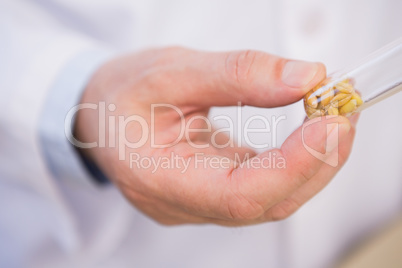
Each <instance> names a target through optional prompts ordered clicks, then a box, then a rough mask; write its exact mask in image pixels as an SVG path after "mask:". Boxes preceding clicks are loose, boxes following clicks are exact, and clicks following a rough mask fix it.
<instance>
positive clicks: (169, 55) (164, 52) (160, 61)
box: [154, 46, 186, 66]
mask: <svg viewBox="0 0 402 268" xmlns="http://www.w3.org/2000/svg"><path fill="white" fill-rule="evenodd" d="M185 51H186V50H185V49H184V48H182V47H180V46H169V47H164V48H161V49H159V50H158V51H157V53H156V54H155V56H156V57H155V62H154V64H155V65H156V66H166V65H170V64H172V63H173V62H175V61H176V60H177V58H178V57H180V55H181V54H183V53H185Z"/></svg>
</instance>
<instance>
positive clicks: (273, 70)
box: [179, 50, 326, 107]
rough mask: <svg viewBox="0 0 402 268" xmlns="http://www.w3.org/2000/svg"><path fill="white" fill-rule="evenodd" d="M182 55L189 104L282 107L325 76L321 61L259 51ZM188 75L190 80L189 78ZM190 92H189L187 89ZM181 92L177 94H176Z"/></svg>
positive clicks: (300, 95) (294, 100) (185, 97)
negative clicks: (292, 58) (303, 59)
mask: <svg viewBox="0 0 402 268" xmlns="http://www.w3.org/2000/svg"><path fill="white" fill-rule="evenodd" d="M186 54H187V55H188V57H182V58H181V59H182V60H183V61H185V62H183V64H185V65H186V66H187V68H185V75H186V79H182V80H181V81H185V82H186V81H187V82H188V81H190V82H191V83H192V84H191V85H187V87H186V90H184V91H182V93H183V92H185V93H191V94H186V96H183V98H184V99H186V100H187V101H188V102H191V103H192V104H201V105H204V106H230V105H237V104H238V102H241V103H242V104H244V105H251V106H258V107H276V106H283V105H287V104H290V103H293V102H296V101H298V100H300V99H301V98H302V97H303V96H304V94H306V93H307V92H308V91H309V90H310V89H311V88H313V87H314V86H315V85H317V84H318V83H319V82H320V81H322V80H323V79H324V78H325V76H326V70H325V66H324V65H323V64H322V63H314V62H305V61H297V60H289V59H285V58H281V57H279V56H275V55H272V54H268V53H264V52H260V51H252V50H247V51H235V52H223V53H208V52H197V51H188V52H187V53H186ZM189 78H190V79H189ZM188 91H191V92H188ZM179 94H180V93H179Z"/></svg>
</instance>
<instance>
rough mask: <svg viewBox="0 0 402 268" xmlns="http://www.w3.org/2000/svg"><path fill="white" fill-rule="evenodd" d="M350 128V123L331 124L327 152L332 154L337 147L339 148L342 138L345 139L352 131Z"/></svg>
mask: <svg viewBox="0 0 402 268" xmlns="http://www.w3.org/2000/svg"><path fill="white" fill-rule="evenodd" d="M350 127H351V126H350V124H348V123H343V124H338V123H332V124H330V129H329V131H328V136H327V146H326V148H325V151H326V152H332V151H333V150H334V149H335V148H336V147H338V145H339V142H340V140H341V137H344V136H345V135H346V134H347V133H348V132H349V131H350Z"/></svg>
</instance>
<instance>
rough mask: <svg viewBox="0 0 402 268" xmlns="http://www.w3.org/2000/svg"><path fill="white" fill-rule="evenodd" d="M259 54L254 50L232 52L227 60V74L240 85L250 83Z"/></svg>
mask: <svg viewBox="0 0 402 268" xmlns="http://www.w3.org/2000/svg"><path fill="white" fill-rule="evenodd" d="M258 53H259V52H257V51H253V50H244V51H236V52H230V53H229V54H228V56H227V59H226V72H227V73H228V75H229V77H230V78H232V79H233V80H235V81H236V82H238V83H244V82H248V81H250V74H251V73H252V71H253V69H254V65H255V59H256V57H257V56H258Z"/></svg>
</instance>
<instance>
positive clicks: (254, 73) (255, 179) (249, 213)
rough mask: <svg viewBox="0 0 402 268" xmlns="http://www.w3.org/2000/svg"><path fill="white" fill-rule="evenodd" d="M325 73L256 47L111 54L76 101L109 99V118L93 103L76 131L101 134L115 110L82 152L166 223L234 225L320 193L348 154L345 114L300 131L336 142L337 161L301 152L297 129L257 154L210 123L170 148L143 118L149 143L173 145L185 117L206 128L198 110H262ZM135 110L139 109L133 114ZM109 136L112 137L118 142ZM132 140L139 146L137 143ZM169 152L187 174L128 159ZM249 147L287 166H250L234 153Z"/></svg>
mask: <svg viewBox="0 0 402 268" xmlns="http://www.w3.org/2000/svg"><path fill="white" fill-rule="evenodd" d="M325 75H326V72H325V67H324V66H323V65H322V64H320V63H305V62H297V61H289V60H287V59H283V58H280V57H277V56H274V55H270V54H266V53H263V52H255V51H240V52H228V53H207V52H198V51H192V50H187V49H183V48H166V49H156V50H149V51H144V52H141V53H138V54H133V55H128V56H124V57H120V58H116V59H114V60H112V61H110V62H108V63H106V64H105V65H103V66H102V67H101V68H100V69H99V70H98V71H97V72H96V73H95V75H94V76H93V77H92V79H91V81H90V82H89V84H88V86H87V88H86V90H85V92H84V94H83V97H82V101H81V102H82V103H95V104H99V102H106V107H109V108H112V109H106V123H105V124H101V125H99V124H98V121H99V120H98V111H95V110H91V109H82V110H80V111H79V112H78V114H77V120H76V138H77V139H78V140H80V141H82V142H94V141H99V138H101V137H100V134H99V133H103V132H104V131H105V128H107V127H106V126H109V123H110V122H112V123H113V121H110V120H109V118H111V117H114V118H115V122H116V125H119V127H116V128H115V129H108V128H107V131H106V136H105V138H106V139H105V140H106V144H105V145H106V146H105V147H101V146H98V147H95V148H91V149H82V151H83V153H84V154H85V155H86V156H87V157H88V158H90V159H91V160H92V161H94V162H95V163H96V164H97V165H98V166H99V167H100V168H101V169H102V170H103V171H104V173H105V174H106V175H107V176H108V177H109V178H110V179H111V180H112V181H113V182H114V183H115V185H116V186H117V187H118V188H119V189H120V190H121V192H122V193H123V194H124V195H125V196H126V198H127V199H128V200H129V201H130V202H131V203H132V204H133V205H134V206H136V207H137V208H138V209H140V210H141V211H143V212H144V213H146V214H147V215H149V216H150V217H152V218H153V219H155V220H156V221H158V222H160V223H162V224H168V225H171V224H180V223H216V224H221V225H228V226H229V225H230V226H233V225H246V224H254V223H260V222H265V221H273V220H280V219H284V218H286V217H288V216H289V215H291V214H292V213H293V212H294V211H296V210H297V209H298V208H299V207H300V206H301V205H302V204H304V203H305V202H306V201H307V200H309V199H310V198H311V197H312V196H314V195H315V194H316V193H317V192H319V191H320V190H321V189H322V188H323V187H324V186H325V185H326V184H327V183H328V182H329V181H330V180H331V178H332V177H333V176H334V175H335V174H336V172H337V171H338V170H339V169H340V167H341V166H342V164H343V163H344V162H345V161H346V159H347V157H348V155H349V153H350V150H351V147H352V142H353V137H354V132H355V131H354V127H353V126H352V125H351V123H350V121H349V120H348V119H347V118H344V117H341V116H339V117H333V118H329V119H325V118H322V119H321V118H318V119H315V120H316V121H317V122H315V123H314V124H312V125H310V126H309V127H308V128H306V129H305V131H304V133H303V138H304V142H305V144H308V146H309V147H311V148H315V149H316V150H317V151H321V152H325V148H326V149H327V151H326V152H328V151H329V150H332V153H328V154H327V155H326V156H325V157H327V158H331V157H337V156H338V155H339V164H338V165H337V166H336V167H331V166H329V165H327V164H326V163H324V161H322V160H325V159H321V160H320V159H317V158H316V157H314V156H313V155H311V154H310V153H309V152H308V151H307V150H306V148H305V146H303V142H302V127H300V128H299V129H297V130H296V131H295V132H294V133H293V134H291V135H290V136H289V137H288V139H287V140H286V141H285V142H284V144H283V145H282V147H281V148H280V149H272V150H269V151H266V152H263V153H261V154H258V155H255V153H254V152H253V151H252V150H251V149H249V148H245V147H240V148H236V147H233V146H226V147H225V148H219V147H220V146H219V144H220V145H223V144H226V143H227V142H228V141H229V140H228V139H229V138H228V137H226V136H225V135H223V134H222V133H221V134H219V135H213V133H214V132H213V130H211V131H204V132H191V133H189V135H187V136H188V137H187V138H186V137H184V136H183V137H182V138H181V139H180V141H179V142H178V143H176V144H175V145H173V146H170V147H168V148H153V147H155V146H151V139H150V133H145V132H143V131H144V126H150V125H151V121H152V117H153V116H154V122H155V123H154V125H155V129H154V131H153V134H154V141H155V144H169V143H174V142H175V140H176V139H177V137H180V134H181V131H182V123H183V122H184V123H189V122H191V123H192V124H191V128H192V129H194V128H198V129H208V127H209V126H208V123H207V122H206V121H205V120H203V119H202V118H203V117H205V116H207V115H208V110H209V108H210V107H211V106H233V105H237V104H238V102H239V101H241V103H242V104H243V105H251V106H258V107H266V108H269V107H277V106H282V105H287V104H290V103H293V102H295V101H298V100H300V99H301V98H302V97H303V96H304V94H305V93H306V92H307V91H308V90H309V89H311V88H312V87H314V86H315V85H316V84H318V83H319V82H320V81H321V80H322V79H324V78H325ZM160 103H164V104H170V105H172V106H174V107H177V109H178V110H179V111H180V112H182V113H183V118H184V121H183V120H182V118H180V115H179V113H178V111H177V110H174V109H173V108H169V107H157V108H155V107H154V108H155V109H154V113H152V112H151V105H152V104H160ZM109 104H114V105H115V107H112V106H108V105H109ZM113 108H115V110H113ZM110 110H112V111H110ZM132 115H135V117H131V119H130V118H129V116H132ZM119 116H120V118H119ZM123 116H124V117H123ZM139 118H142V119H143V120H142V121H141V120H140V119H139ZM129 119H130V120H132V121H131V122H130V123H128V122H129ZM356 119H357V118H354V119H353V120H354V122H355V121H356ZM124 120H126V121H124ZM141 124H142V125H141ZM329 124H331V126H338V128H336V129H337V130H338V132H336V131H332V132H331V133H332V135H331V134H330V135H329V136H328V139H327V125H329ZM112 125H113V124H112ZM99 128H100V131H99ZM334 129H335V128H334ZM334 129H333V130H334ZM335 133H336V135H335ZM110 140H113V141H114V142H116V146H115V147H113V146H111V145H113V142H112V143H110ZM326 140H327V143H328V144H326ZM142 141H143V142H142ZM338 141H339V147H338V146H337V142H338ZM137 142H138V144H139V143H143V145H142V146H134V143H137ZM229 142H230V141H229ZM98 145H99V144H98ZM125 145H128V146H125ZM195 145H201V147H202V145H204V146H205V147H206V146H208V147H207V148H195ZM326 145H327V147H325V146H326ZM130 147H132V148H130ZM172 154H173V155H176V156H180V157H181V159H182V160H183V161H187V163H189V165H188V168H187V169H186V170H185V171H184V172H183V166H180V167H177V166H176V167H172V166H170V167H165V168H161V167H159V168H157V169H156V170H155V169H154V167H153V166H151V167H150V168H144V167H141V168H139V167H138V166H137V165H134V166H133V162H135V161H133V157H134V158H135V159H136V160H137V163H138V160H139V159H145V158H147V160H149V159H155V161H157V160H158V159H166V158H170V157H171V156H172ZM196 154H202V155H204V156H209V157H215V158H216V159H218V160H219V159H220V160H222V163H223V164H222V165H220V166H219V167H216V166H212V165H209V164H207V165H205V166H203V165H198V166H197V167H196V166H195V164H196V163H195V161H196V160H195V158H196V157H195V156H196ZM247 154H249V155H251V156H252V157H253V158H251V159H249V160H248V161H254V160H261V159H263V158H264V157H268V156H269V157H272V156H274V157H276V158H277V159H282V160H284V161H285V165H286V167H285V168H263V167H262V166H261V165H260V166H258V161H256V162H255V163H257V166H255V165H254V166H252V167H250V166H249V165H245V163H243V165H241V163H238V162H236V161H235V160H236V155H237V156H238V158H237V159H243V157H245V156H246V155H247ZM119 158H120V159H122V158H124V160H119ZM135 159H134V160H135ZM147 163H148V161H144V163H143V164H144V165H145V164H147ZM183 163H184V162H183ZM246 163H248V162H246ZM130 164H131V166H130Z"/></svg>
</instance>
